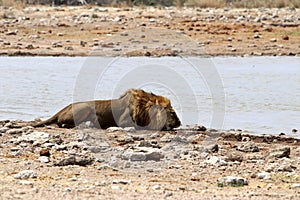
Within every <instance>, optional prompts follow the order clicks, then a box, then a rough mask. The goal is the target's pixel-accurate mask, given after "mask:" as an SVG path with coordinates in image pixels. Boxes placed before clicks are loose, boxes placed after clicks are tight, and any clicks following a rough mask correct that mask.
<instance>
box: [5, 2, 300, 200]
mask: <svg viewBox="0 0 300 200" xmlns="http://www.w3.org/2000/svg"><path fill="white" fill-rule="evenodd" d="M0 16H1V19H0V24H1V29H0V54H1V55H11V56H13V55H15V56H27V55H38V56H49V55H52V56H87V55H99V56H192V55H210V56H215V55H238V56H247V55H254V56H260V55H291V56H292V55H298V56H299V54H300V46H299V41H300V28H299V25H300V11H299V10H298V9H297V10H295V9H287V8H286V9H250V10H249V9H196V8H195V9H188V8H185V9H177V8H169V9H153V8H101V7H61V8H51V7H28V8H25V9H17V8H1V10H0ZM294 132H295V136H297V133H298V132H297V131H296V130H294ZM299 142H300V141H299V139H295V138H288V137H286V136H284V135H282V136H253V135H249V133H246V132H243V131H241V130H230V131H216V130H206V131H204V130H203V129H200V128H199V127H194V128H189V129H182V130H176V131H170V132H153V131H135V130H130V129H126V130H124V129H111V130H106V131H104V130H97V129H93V128H88V127H81V128H80V129H59V128H55V127H46V128H35V129H34V128H32V127H30V126H27V125H26V123H24V122H20V121H11V122H10V121H2V122H1V123H0V199H54V198H56V199H299V198H300V168H299V164H300V148H299Z"/></svg>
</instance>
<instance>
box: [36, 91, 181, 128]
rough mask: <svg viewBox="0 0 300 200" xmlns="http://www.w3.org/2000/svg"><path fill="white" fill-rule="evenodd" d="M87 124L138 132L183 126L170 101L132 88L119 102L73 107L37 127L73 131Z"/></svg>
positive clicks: (87, 103) (74, 104) (70, 106)
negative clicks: (53, 125) (53, 127)
mask: <svg viewBox="0 0 300 200" xmlns="http://www.w3.org/2000/svg"><path fill="white" fill-rule="evenodd" d="M86 121H91V122H93V124H94V126H95V127H97V128H103V129H106V128H108V127H112V126H119V127H129V126H134V127H135V128H136V129H155V130H161V129H162V130H171V129H173V128H177V127H179V126H180V124H181V123H180V120H179V118H178V117H177V115H176V113H175V111H174V109H173V108H172V106H171V102H170V100H169V99H168V98H166V97H163V96H158V95H155V94H153V93H147V92H145V91H143V90H137V89H130V90H128V91H126V92H125V93H124V94H123V95H121V97H120V98H119V99H113V100H95V101H87V102H78V103H73V104H70V105H68V106H67V107H65V108H63V109H62V110H61V111H59V112H58V113H57V114H55V115H54V116H53V117H51V118H49V119H48V120H45V121H42V122H40V123H38V124H35V125H34V127H40V126H44V125H49V124H57V125H58V126H59V127H63V128H73V127H75V126H76V125H79V124H80V123H82V122H86Z"/></svg>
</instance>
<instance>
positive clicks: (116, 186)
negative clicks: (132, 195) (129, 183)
mask: <svg viewBox="0 0 300 200" xmlns="http://www.w3.org/2000/svg"><path fill="white" fill-rule="evenodd" d="M111 189H112V190H121V187H120V186H118V185H112V186H111Z"/></svg>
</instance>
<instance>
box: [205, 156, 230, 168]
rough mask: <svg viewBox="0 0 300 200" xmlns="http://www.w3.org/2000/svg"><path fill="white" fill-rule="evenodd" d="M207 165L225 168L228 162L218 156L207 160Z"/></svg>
mask: <svg viewBox="0 0 300 200" xmlns="http://www.w3.org/2000/svg"><path fill="white" fill-rule="evenodd" d="M206 163H207V164H211V165H215V166H225V165H227V162H226V161H225V160H222V159H221V158H219V157H217V156H210V157H208V159H207V160H206Z"/></svg>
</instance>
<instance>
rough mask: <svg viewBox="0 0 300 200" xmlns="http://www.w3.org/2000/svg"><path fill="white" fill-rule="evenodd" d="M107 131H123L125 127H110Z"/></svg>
mask: <svg viewBox="0 0 300 200" xmlns="http://www.w3.org/2000/svg"><path fill="white" fill-rule="evenodd" d="M106 131H107V132H116V131H123V128H121V127H109V128H108V129H106Z"/></svg>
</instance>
